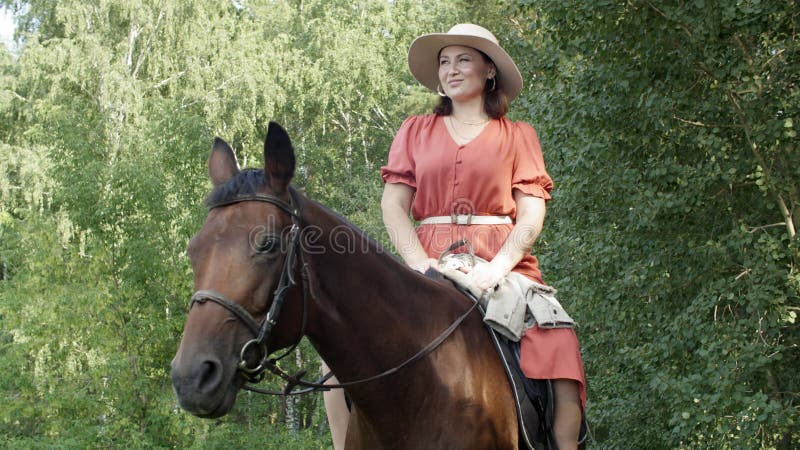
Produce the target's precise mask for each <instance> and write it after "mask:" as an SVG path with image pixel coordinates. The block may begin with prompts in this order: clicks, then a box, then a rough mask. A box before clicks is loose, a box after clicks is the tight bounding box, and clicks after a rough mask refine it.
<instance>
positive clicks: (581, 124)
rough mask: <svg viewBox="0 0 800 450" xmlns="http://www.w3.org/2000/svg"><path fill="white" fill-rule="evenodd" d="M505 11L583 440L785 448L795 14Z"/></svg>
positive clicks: (700, 4) (793, 262)
mask: <svg viewBox="0 0 800 450" xmlns="http://www.w3.org/2000/svg"><path fill="white" fill-rule="evenodd" d="M518 5H519V8H520V11H519V14H520V15H521V16H523V17H524V19H521V20H520V22H521V23H523V24H524V25H522V26H520V27H518V28H517V29H516V30H512V32H514V33H516V34H517V36H519V38H520V39H521V41H522V45H521V46H520V48H519V49H518V52H520V53H519V54H523V52H525V53H528V54H531V55H533V57H531V58H520V59H521V60H522V61H525V63H524V64H525V67H524V71H526V72H527V73H530V74H532V75H535V77H536V78H535V82H534V83H532V86H531V87H529V89H530V91H529V92H527V94H526V96H525V98H524V99H522V102H523V103H526V104H527V107H528V110H529V114H530V117H531V119H530V120H531V121H532V122H533V123H534V124H535V125H536V126H537V128H538V129H539V131H540V133H541V136H542V141H543V146H544V148H545V156H546V158H547V161H548V163H549V168H550V171H551V173H552V175H553V176H554V178H555V179H556V183H557V187H556V191H555V198H556V201H554V202H553V203H552V204H551V209H550V216H549V218H548V227H546V234H545V236H543V240H544V244H543V245H542V247H541V248H540V252H541V253H543V256H542V260H543V264H544V269H545V273H546V274H550V280H551V281H552V282H553V283H554V284H555V285H557V286H559V287H560V288H561V292H562V293H563V294H564V298H565V299H568V302H569V303H568V304H569V305H570V309H571V310H572V311H575V313H576V316H577V317H578V318H579V320H580V321H581V322H582V324H583V327H582V328H581V330H580V337H581V339H582V344H583V348H584V355H585V357H586V365H587V370H588V375H589V396H590V404H589V407H588V408H589V409H588V415H589V418H590V420H591V421H592V422H593V424H594V432H595V438H596V439H597V442H598V443H599V444H601V446H602V447H608V448H634V447H635V448H676V447H679V448H684V447H689V448H696V447H698V448H709V447H712V448H756V447H758V448H776V447H777V448H791V447H793V446H796V444H797V442H798V441H800V435H799V434H798V432H797V430H798V424H797V417H798V414H797V413H798V411H797V406H796V405H797V400H798V392H800V377H799V376H798V375H797V370H796V368H797V363H798V356H800V355H799V354H798V347H797V345H798V334H799V333H798V329H797V326H796V323H795V318H796V314H797V310H798V306H799V305H798V304H799V303H800V285H798V283H797V278H798V268H797V267H798V266H797V265H798V262H799V261H798V258H800V254H798V237H797V235H796V230H797V226H798V225H800V220H798V219H800V195H798V194H799V191H798V182H797V180H800V176H798V175H800V172H798V170H800V152H798V151H797V148H796V139H795V133H794V131H793V130H794V118H796V116H797V112H798V106H800V97H798V91H797V88H796V86H797V80H798V78H797V77H798V75H797V74H798V73H800V72H798V71H799V70H800V66H799V65H798V61H800V59H798V53H800V44H799V43H798V41H797V38H796V33H794V31H793V30H794V29H795V27H796V11H795V9H794V7H793V6H791V4H790V3H781V2H758V1H752V2H750V1H747V2H744V1H743V2H716V1H695V2H688V3H687V4H685V5H678V4H676V3H674V2H656V1H653V2H650V1H648V2H628V3H620V2H581V1H569V2H540V1H523V2H518ZM633 436H635V437H636V440H635V443H632V442H631V437H633Z"/></svg>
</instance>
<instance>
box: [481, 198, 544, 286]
mask: <svg viewBox="0 0 800 450" xmlns="http://www.w3.org/2000/svg"><path fill="white" fill-rule="evenodd" d="M514 201H515V202H516V203H517V223H516V225H514V228H513V229H512V230H511V233H509V235H508V238H506V241H505V242H504V243H503V246H502V247H501V248H500V251H499V252H498V253H497V255H495V257H494V258H493V259H492V261H491V262H489V263H488V264H479V265H478V266H476V267H475V269H473V270H472V272H470V275H471V276H472V278H473V280H474V281H475V283H476V284H477V286H478V287H479V288H480V289H484V290H485V289H489V288H493V287H495V286H497V284H498V283H500V281H501V280H502V279H503V278H504V277H505V276H506V275H508V273H509V272H511V269H513V268H514V267H516V266H517V264H518V263H519V262H520V261H521V260H522V258H523V257H524V256H525V255H527V254H528V253H530V251H531V248H533V243H534V242H536V238H537V237H539V233H541V231H542V226H543V225H544V216H545V211H546V206H545V201H544V199H542V198H539V197H533V196H530V195H527V194H524V193H522V192H520V191H519V190H514Z"/></svg>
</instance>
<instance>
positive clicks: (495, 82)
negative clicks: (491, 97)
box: [489, 77, 497, 92]
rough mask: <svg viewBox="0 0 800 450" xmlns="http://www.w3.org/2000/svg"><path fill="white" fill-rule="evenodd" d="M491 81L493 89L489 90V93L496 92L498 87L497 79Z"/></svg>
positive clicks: (493, 78)
mask: <svg viewBox="0 0 800 450" xmlns="http://www.w3.org/2000/svg"><path fill="white" fill-rule="evenodd" d="M491 80H492V87H491V88H490V89H489V92H492V91H494V89H495V88H496V87H497V80H496V79H495V77H492V78H491Z"/></svg>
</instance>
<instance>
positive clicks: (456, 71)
mask: <svg viewBox="0 0 800 450" xmlns="http://www.w3.org/2000/svg"><path fill="white" fill-rule="evenodd" d="M495 72H496V70H495V67H494V64H492V63H491V61H487V60H486V59H485V58H484V57H483V55H482V54H481V53H480V52H479V51H477V50H475V49H474V48H471V47H462V46H460V45H451V46H449V47H445V48H443V49H442V51H441V52H439V82H440V83H441V85H442V89H443V90H444V93H445V94H447V96H448V97H450V98H451V99H453V101H456V102H464V101H468V100H472V99H474V98H476V97H480V96H482V95H483V88H484V86H485V85H486V80H488V79H490V78H492V77H494V75H495Z"/></svg>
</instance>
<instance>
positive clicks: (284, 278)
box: [189, 189, 308, 383]
mask: <svg viewBox="0 0 800 450" xmlns="http://www.w3.org/2000/svg"><path fill="white" fill-rule="evenodd" d="M289 194H290V199H291V201H290V203H287V202H285V201H283V200H282V199H280V198H278V197H275V196H272V195H266V194H259V193H256V194H249V195H240V196H236V197H234V198H232V199H229V200H226V201H223V202H218V203H213V204H211V205H209V206H208V208H209V209H214V208H219V207H222V206H228V205H233V204H235V203H241V202H249V201H258V202H264V203H269V204H271V205H274V206H276V207H278V208H279V209H280V210H282V211H283V212H285V213H286V214H288V215H289V217H291V218H292V227H291V229H290V230H289V246H288V250H287V253H286V259H285V260H284V261H283V268H282V269H281V278H280V281H279V282H278V287H277V288H276V289H275V292H274V293H273V300H272V305H271V306H270V308H269V311H268V312H267V315H266V316H264V319H263V320H262V321H261V322H260V323H259V322H258V321H257V320H256V319H255V318H254V317H253V315H252V314H250V313H249V312H248V311H247V310H246V309H244V308H242V307H241V306H240V305H238V304H237V303H235V302H233V301H232V300H230V299H229V298H227V297H226V296H225V295H223V294H221V293H219V292H216V291H212V290H199V291H197V292H195V293H194V295H192V299H191V300H190V302H189V309H190V310H191V308H192V306H194V304H195V303H205V302H207V301H210V302H213V303H216V304H218V305H220V306H222V307H223V308H225V309H227V310H228V311H230V312H231V313H232V314H233V315H234V316H236V317H237V318H238V319H239V320H241V322H242V323H244V325H245V326H247V328H248V329H249V330H250V332H251V333H252V334H253V336H255V337H254V338H253V339H251V340H249V341H247V342H246V343H245V344H244V346H242V349H241V351H240V352H239V364H238V369H239V371H240V372H241V373H242V375H243V376H244V378H245V379H246V380H247V381H248V382H250V383H257V382H259V381H261V380H262V379H263V378H264V371H265V370H266V369H267V368H269V367H270V366H274V364H275V362H277V361H278V360H280V359H282V358H284V357H286V356H287V355H289V354H290V353H291V352H292V351H294V349H295V348H296V347H297V345H298V344H299V343H300V339H301V338H302V337H303V335H304V334H305V328H306V303H307V300H306V295H307V291H308V288H307V280H306V276H305V273H306V272H305V271H303V272H302V273H303V321H302V322H303V323H302V327H301V329H300V334H299V337H298V339H297V340H296V341H295V343H294V345H292V346H291V347H290V348H289V349H288V350H287V351H286V352H284V354H283V355H281V356H279V357H277V358H271V359H270V358H268V356H269V353H268V352H267V342H268V341H269V337H270V333H271V332H272V328H273V327H274V326H275V325H276V324H277V320H278V316H279V315H280V312H281V308H282V307H283V303H284V300H285V299H286V293H287V292H288V290H289V289H290V288H292V287H294V286H296V285H297V282H296V281H295V277H294V274H293V267H294V265H295V264H294V263H295V259H296V258H297V255H298V247H299V241H300V239H299V237H300V214H299V212H298V210H297V208H295V204H296V203H297V202H296V200H295V198H294V197H295V193H294V190H292V189H290V190H289ZM301 259H302V256H301ZM254 346H256V347H257V348H258V349H260V350H261V352H262V355H263V356H262V358H261V361H259V363H258V364H257V365H256V366H255V367H251V366H248V364H247V360H246V358H245V356H246V354H247V352H248V350H249V349H250V348H251V347H254Z"/></svg>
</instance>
